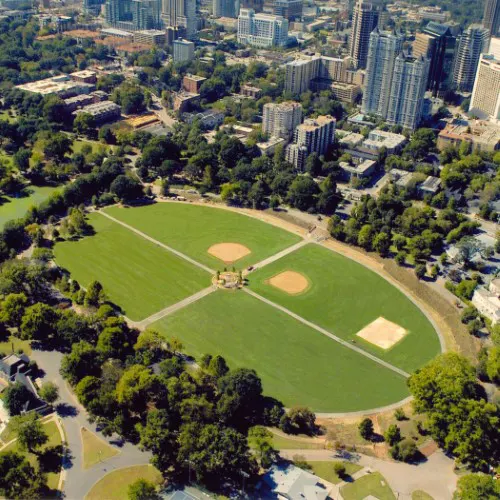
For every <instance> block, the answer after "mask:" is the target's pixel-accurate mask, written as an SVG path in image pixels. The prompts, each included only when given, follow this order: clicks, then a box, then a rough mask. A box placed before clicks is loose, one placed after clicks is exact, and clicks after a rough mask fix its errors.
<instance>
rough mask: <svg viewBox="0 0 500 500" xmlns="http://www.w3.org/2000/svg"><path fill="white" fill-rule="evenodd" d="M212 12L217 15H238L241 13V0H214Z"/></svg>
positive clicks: (234, 16)
mask: <svg viewBox="0 0 500 500" xmlns="http://www.w3.org/2000/svg"><path fill="white" fill-rule="evenodd" d="M212 12H213V15H214V16H216V17H233V18H236V17H238V14H239V13H240V1H239V0H213V3H212Z"/></svg>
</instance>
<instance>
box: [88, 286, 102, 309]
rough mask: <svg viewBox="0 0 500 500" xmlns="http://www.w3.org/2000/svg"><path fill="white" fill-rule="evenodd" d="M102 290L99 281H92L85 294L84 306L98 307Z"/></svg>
mask: <svg viewBox="0 0 500 500" xmlns="http://www.w3.org/2000/svg"><path fill="white" fill-rule="evenodd" d="M103 297H104V289H103V287H102V285H101V283H99V281H92V282H91V283H90V284H89V286H88V287H87V291H86V292H85V306H86V307H98V306H99V305H100V304H101V302H102V301H103Z"/></svg>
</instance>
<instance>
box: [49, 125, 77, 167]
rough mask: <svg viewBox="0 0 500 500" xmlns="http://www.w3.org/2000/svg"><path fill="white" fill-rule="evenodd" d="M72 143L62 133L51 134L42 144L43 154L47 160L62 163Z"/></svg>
mask: <svg viewBox="0 0 500 500" xmlns="http://www.w3.org/2000/svg"><path fill="white" fill-rule="evenodd" d="M71 145H72V141H71V139H70V138H69V137H68V136H67V135H66V134H63V133H62V132H57V133H55V134H51V135H50V136H49V137H47V139H45V142H44V148H43V152H44V153H45V156H46V157H47V158H49V159H53V160H56V161H58V162H63V161H64V158H65V156H66V154H67V153H69V152H70V151H71Z"/></svg>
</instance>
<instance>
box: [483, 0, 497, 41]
mask: <svg viewBox="0 0 500 500" xmlns="http://www.w3.org/2000/svg"><path fill="white" fill-rule="evenodd" d="M483 26H484V27H485V28H486V29H487V30H488V31H489V32H490V35H491V36H497V35H500V0H485V3H484V15H483Z"/></svg>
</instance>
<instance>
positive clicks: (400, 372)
mask: <svg viewBox="0 0 500 500" xmlns="http://www.w3.org/2000/svg"><path fill="white" fill-rule="evenodd" d="M243 290H244V291H245V292H246V293H248V294H250V295H251V296H252V297H255V298H256V299H259V300H260V301H262V302H264V303H266V304H268V305H270V306H272V307H274V308H275V309H278V310H280V311H282V312H284V313H285V314H288V315H289V316H291V317H292V318H294V319H296V320H297V321H300V322H301V323H303V324H304V325H306V326H308V327H310V328H313V329H314V330H316V331H317V332H319V333H322V334H323V335H325V336H326V337H328V338H330V339H332V340H335V342H338V343H339V344H342V345H343V346H344V347H347V348H348V349H351V350H352V351H355V352H357V353H358V354H361V355H363V356H365V357H367V358H369V359H371V360H372V361H375V363H378V364H379V365H382V366H384V367H385V368H388V369H389V370H392V371H393V372H396V373H397V374H398V375H401V376H403V377H405V378H408V377H409V376H410V374H409V373H407V372H405V371H404V370H401V368H397V367H396V366H393V365H391V364H390V363H387V361H384V360H382V359H380V358H377V356H374V355H373V354H370V353H369V352H367V351H364V350H363V349H361V348H359V347H357V346H355V345H352V344H351V343H350V342H347V341H345V340H343V339H341V338H340V337H337V336H336V335H334V334H333V333H330V332H329V331H328V330H325V329H324V328H322V327H321V326H318V325H316V324H315V323H311V322H310V321H308V320H307V319H305V318H303V317H302V316H299V315H298V314H295V313H294V312H292V311H290V310H289V309H287V308H286V307H283V306H280V305H279V304H276V303H275V302H273V301H272V300H268V299H266V298H265V297H262V295H259V294H258V293H255V292H253V291H252V290H250V289H249V288H244V289H243Z"/></svg>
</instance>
